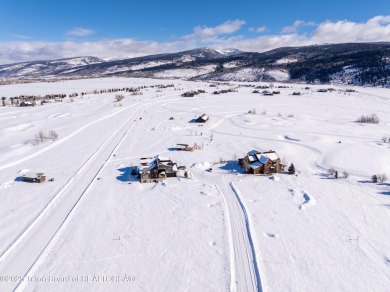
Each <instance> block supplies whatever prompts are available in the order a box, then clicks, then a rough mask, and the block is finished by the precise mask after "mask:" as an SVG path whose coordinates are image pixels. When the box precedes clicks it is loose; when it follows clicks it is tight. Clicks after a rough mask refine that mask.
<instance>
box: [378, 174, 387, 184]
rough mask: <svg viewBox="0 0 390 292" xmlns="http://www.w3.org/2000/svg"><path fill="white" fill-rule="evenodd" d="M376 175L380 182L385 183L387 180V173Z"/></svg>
mask: <svg viewBox="0 0 390 292" xmlns="http://www.w3.org/2000/svg"><path fill="white" fill-rule="evenodd" d="M376 176H377V178H378V181H379V182H380V183H384V182H385V181H387V175H386V174H385V173H381V174H377V175H376Z"/></svg>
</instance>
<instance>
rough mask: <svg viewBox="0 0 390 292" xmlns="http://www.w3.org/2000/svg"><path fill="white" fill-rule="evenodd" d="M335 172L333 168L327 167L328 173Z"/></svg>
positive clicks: (332, 173)
mask: <svg viewBox="0 0 390 292" xmlns="http://www.w3.org/2000/svg"><path fill="white" fill-rule="evenodd" d="M335 172H336V170H335V169H334V168H329V169H328V173H329V174H330V175H334V174H335Z"/></svg>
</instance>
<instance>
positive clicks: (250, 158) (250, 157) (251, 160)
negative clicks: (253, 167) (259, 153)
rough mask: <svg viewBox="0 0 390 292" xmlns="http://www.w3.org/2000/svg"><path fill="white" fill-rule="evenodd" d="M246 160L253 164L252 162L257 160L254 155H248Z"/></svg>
mask: <svg viewBox="0 0 390 292" xmlns="http://www.w3.org/2000/svg"><path fill="white" fill-rule="evenodd" d="M248 159H249V161H250V162H254V161H256V160H257V158H256V155H249V156H248Z"/></svg>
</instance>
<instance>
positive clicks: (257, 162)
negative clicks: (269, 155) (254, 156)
mask: <svg viewBox="0 0 390 292" xmlns="http://www.w3.org/2000/svg"><path fill="white" fill-rule="evenodd" d="M262 165H263V163H261V162H260V161H256V162H253V163H251V164H249V167H250V168H252V169H255V168H258V167H260V166H262Z"/></svg>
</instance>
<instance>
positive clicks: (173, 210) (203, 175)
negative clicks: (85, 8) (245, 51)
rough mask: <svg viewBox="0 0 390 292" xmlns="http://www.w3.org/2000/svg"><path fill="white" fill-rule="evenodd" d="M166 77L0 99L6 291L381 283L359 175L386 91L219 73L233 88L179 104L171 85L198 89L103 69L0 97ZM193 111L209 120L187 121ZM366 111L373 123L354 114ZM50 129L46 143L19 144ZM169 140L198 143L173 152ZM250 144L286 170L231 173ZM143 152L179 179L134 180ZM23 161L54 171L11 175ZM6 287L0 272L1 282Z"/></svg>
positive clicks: (375, 190)
mask: <svg viewBox="0 0 390 292" xmlns="http://www.w3.org/2000/svg"><path fill="white" fill-rule="evenodd" d="M258 70H259V71H256V72H255V71H250V72H246V73H248V74H257V73H258V74H260V73H261V72H263V73H264V71H262V70H261V69H258ZM244 73H245V72H243V74H244ZM246 73H245V74H246ZM263 73H261V74H263ZM265 73H267V72H265ZM172 83H173V84H175V87H173V88H171V87H169V88H165V89H161V90H160V89H159V90H157V88H156V87H153V88H151V87H146V88H145V89H143V90H142V93H143V94H142V95H138V96H132V95H131V94H130V93H123V94H124V96H125V98H124V99H123V100H122V101H121V102H116V101H115V94H117V93H104V94H96V95H86V96H84V97H80V96H79V97H75V98H74V101H73V102H71V101H70V99H69V98H65V99H64V101H63V102H60V103H52V104H45V105H42V106H41V105H37V106H35V107H31V108H18V107H1V108H0V122H1V123H0V137H1V140H0V200H1V202H2V204H1V205H0V218H1V220H0V276H4V275H14V276H20V277H23V276H24V277H25V278H24V279H25V280H24V281H22V283H20V285H19V287H18V288H17V289H16V290H17V291H95V290H96V291H103V290H104V291H229V290H230V291H307V290H310V291H387V290H388V287H389V286H390V272H389V271H390V270H389V268H390V242H389V240H388V239H389V238H390V230H389V228H388V222H389V219H390V218H389V217H390V214H389V206H390V196H389V194H390V186H389V184H388V183H387V182H386V183H383V184H373V183H370V177H371V176H372V175H373V174H377V173H387V175H390V163H389V161H390V154H389V147H390V144H389V143H388V142H383V141H382V139H381V138H382V137H383V136H386V137H389V133H390V128H389V127H390V111H389V108H390V107H389V103H390V98H389V94H388V89H383V88H374V87H367V88H362V87H354V89H355V90H356V92H348V93H346V92H345V89H347V88H348V87H345V86H338V85H334V86H333V87H334V88H335V89H336V90H335V91H333V92H327V93H325V94H324V93H317V89H319V88H321V87H323V86H317V85H310V90H305V89H304V87H305V86H306V85H304V84H291V83H288V84H283V83H279V82H274V86H275V87H276V86H279V85H287V86H288V88H280V89H278V90H280V92H281V93H280V94H279V95H274V96H272V97H267V98H265V97H263V96H261V95H256V94H252V91H253V88H252V87H240V86H239V85H240V84H243V85H254V86H257V85H268V84H269V83H262V82H256V83H240V82H231V86H229V87H236V88H237V90H238V91H237V92H234V93H231V94H227V95H213V94H212V93H211V92H208V93H207V92H206V93H205V94H202V95H199V96H195V97H194V98H191V99H188V98H182V97H181V94H182V93H183V92H186V91H190V90H199V89H205V90H206V91H210V90H207V89H208V88H209V83H207V82H190V81H183V80H174V81H173V80H153V79H142V78H134V79H131V78H107V79H84V80H74V81H58V82H42V83H30V84H15V85H6V86H0V94H1V96H5V97H11V96H16V95H21V94H36V95H45V94H55V93H66V94H69V93H73V92H82V91H91V90H94V89H106V88H123V87H137V86H143V85H145V86H149V85H157V84H172ZM294 91H300V92H303V94H302V95H301V96H292V95H291V94H292V93H293V92H294ZM121 94H122V93H121ZM253 108H255V109H256V112H257V114H252V115H248V114H247V113H248V110H249V109H253ZM204 113H206V114H207V115H208V116H209V117H210V120H209V122H208V123H205V124H202V125H198V124H195V123H189V121H191V120H192V119H194V118H196V117H199V116H200V115H201V114H204ZM372 113H375V114H377V115H378V117H379V119H380V122H379V123H378V124H360V123H356V122H355V120H356V119H357V118H358V117H359V116H361V115H362V114H372ZM170 117H175V119H174V120H170ZM51 129H54V130H55V131H57V132H58V133H59V139H58V140H56V141H53V140H50V139H47V140H46V141H45V142H44V143H39V144H36V143H34V137H35V135H36V134H37V133H38V132H39V131H43V132H44V133H45V134H47V133H48V131H50V130H51ZM151 129H153V130H151ZM177 143H186V144H188V145H193V144H194V143H196V144H197V145H199V146H201V147H200V148H202V149H197V150H196V151H194V152H186V151H174V150H172V148H173V147H174V146H175V145H176V144H177ZM251 149H256V150H257V151H259V152H264V151H269V150H270V149H272V150H274V151H276V152H277V153H278V155H279V157H280V158H281V159H282V161H283V163H285V164H287V165H290V163H294V165H295V167H296V174H295V175H288V174H287V173H279V174H273V175H272V176H267V175H249V174H244V173H243V170H242V169H241V167H240V166H239V165H238V163H237V161H236V160H235V159H236V158H235V157H244V156H245V155H246V153H248V151H250V150H251ZM157 155H160V157H169V158H170V159H172V161H173V162H174V163H177V165H184V166H186V167H187V169H188V170H190V171H189V172H188V173H189V177H190V179H186V178H184V177H183V176H182V175H180V176H179V177H177V178H169V179H167V180H166V181H163V182H159V183H151V184H146V183H145V184H140V183H139V182H138V180H137V178H136V176H132V175H131V171H132V169H133V166H134V165H138V164H139V162H140V158H142V157H148V158H150V157H156V156H157ZM264 155H268V154H264ZM271 156H273V155H271ZM270 158H271V159H274V158H273V157H270ZM146 160H150V159H146ZM141 161H142V162H144V160H141ZM222 161H226V162H222ZM209 168H212V170H213V171H212V172H208V171H205V170H208V169H209ZM329 168H334V169H336V170H337V171H338V172H339V178H338V179H335V178H334V177H333V176H331V175H329V174H328V171H327V169H329ZM35 170H39V171H42V172H44V173H45V175H47V178H48V179H50V178H55V179H54V181H53V182H49V181H47V182H44V183H41V184H35V183H26V182H23V181H22V179H21V177H22V176H23V175H24V174H26V173H28V172H32V171H35ZM344 171H346V172H347V173H348V174H349V176H348V178H343V172H344ZM34 277H35V278H34ZM39 277H40V278H39ZM39 279H40V280H42V281H39ZM18 284H19V283H18V281H16V282H15V281H13V282H12V281H10V282H5V281H2V282H0V291H13V290H14V289H15V288H16V285H18Z"/></svg>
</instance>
